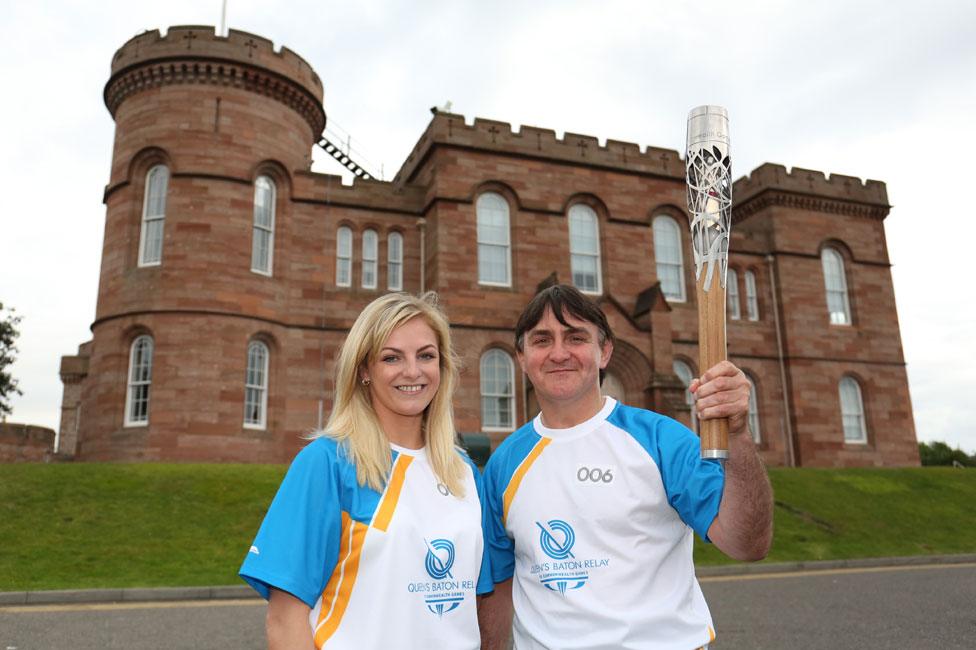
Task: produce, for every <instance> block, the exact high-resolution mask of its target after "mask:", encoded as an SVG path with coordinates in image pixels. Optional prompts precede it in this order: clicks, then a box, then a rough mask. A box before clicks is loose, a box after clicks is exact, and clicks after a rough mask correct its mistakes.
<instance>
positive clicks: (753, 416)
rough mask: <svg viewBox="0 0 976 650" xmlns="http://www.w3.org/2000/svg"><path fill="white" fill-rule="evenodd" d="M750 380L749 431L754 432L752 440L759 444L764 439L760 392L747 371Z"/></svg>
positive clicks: (747, 377)
mask: <svg viewBox="0 0 976 650" xmlns="http://www.w3.org/2000/svg"><path fill="white" fill-rule="evenodd" d="M746 379H747V380H748V381H749V431H751V432H752V441H753V442H755V443H756V444H757V445H758V444H759V443H760V441H762V434H761V433H760V430H759V393H758V391H756V382H755V381H753V379H752V377H751V376H750V375H749V374H748V373H746Z"/></svg>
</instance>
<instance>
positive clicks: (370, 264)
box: [363, 230, 379, 289]
mask: <svg viewBox="0 0 976 650" xmlns="http://www.w3.org/2000/svg"><path fill="white" fill-rule="evenodd" d="M378 247H379V239H378V237H377V236H376V231H375V230H366V231H364V232H363V289H375V288H376V258H377V256H378V253H377V248H378Z"/></svg>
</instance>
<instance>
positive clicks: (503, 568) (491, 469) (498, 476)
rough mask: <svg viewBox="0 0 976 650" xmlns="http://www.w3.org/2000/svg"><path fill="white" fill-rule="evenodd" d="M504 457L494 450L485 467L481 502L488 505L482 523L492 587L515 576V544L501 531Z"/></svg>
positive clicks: (502, 529)
mask: <svg viewBox="0 0 976 650" xmlns="http://www.w3.org/2000/svg"><path fill="white" fill-rule="evenodd" d="M506 457H507V455H506V454H503V453H499V452H498V451H496V452H495V453H494V454H492V455H491V457H490V458H489V459H488V464H487V465H486V466H485V501H486V502H487V505H488V508H487V510H486V515H487V520H486V521H485V523H484V532H485V550H486V551H487V552H488V554H489V556H490V559H491V576H492V580H493V581H494V582H495V583H496V584H497V583H499V582H504V581H506V580H509V579H510V578H511V577H512V576H513V575H515V542H514V541H512V539H511V538H510V537H509V536H508V533H506V532H505V526H504V524H503V522H502V517H503V514H504V510H503V503H504V493H505V486H506V483H505V482H504V480H503V479H504V473H505V472H504V470H505V458H506Z"/></svg>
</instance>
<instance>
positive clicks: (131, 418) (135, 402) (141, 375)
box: [125, 334, 153, 427]
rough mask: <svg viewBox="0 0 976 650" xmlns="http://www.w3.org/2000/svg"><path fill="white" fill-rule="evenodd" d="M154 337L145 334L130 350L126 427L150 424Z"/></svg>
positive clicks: (126, 396) (137, 339)
mask: <svg viewBox="0 0 976 650" xmlns="http://www.w3.org/2000/svg"><path fill="white" fill-rule="evenodd" d="M152 357H153V340H152V337H151V336H149V335H147V334H143V335H142V336H139V337H137V338H136V340H135V341H133V342H132V347H131V348H130V349H129V382H128V386H127V388H126V391H125V426H127V427H137V426H145V425H147V424H149V388H150V386H151V385H152Z"/></svg>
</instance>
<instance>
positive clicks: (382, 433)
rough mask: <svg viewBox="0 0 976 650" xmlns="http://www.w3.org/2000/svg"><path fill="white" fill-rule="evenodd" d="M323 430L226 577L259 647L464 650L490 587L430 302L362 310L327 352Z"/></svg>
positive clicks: (407, 300)
mask: <svg viewBox="0 0 976 650" xmlns="http://www.w3.org/2000/svg"><path fill="white" fill-rule="evenodd" d="M337 365H338V367H337V371H336V374H337V377H336V385H335V395H334V406H333V409H332V413H331V415H330V417H329V421H328V424H327V425H326V428H325V430H324V431H322V432H319V434H318V436H317V438H316V439H315V440H313V441H312V442H311V443H310V444H309V445H308V446H306V447H305V448H304V449H303V450H302V451H301V452H299V454H298V455H297V456H296V457H295V460H294V462H293V463H292V465H291V467H290V468H289V470H288V473H287V475H286V476H285V479H284V481H283V482H282V484H281V487H280V488H279V489H278V494H277V495H276V496H275V498H274V501H273V502H272V504H271V507H270V508H269V509H268V513H267V515H266V516H265V519H264V522H263V523H262V524H261V528H260V530H259V531H258V534H257V537H256V538H255V540H254V544H253V545H252V546H251V549H250V551H249V552H248V554H247V557H246V559H245V560H244V564H243V565H242V566H241V571H240V575H241V577H243V578H244V579H245V580H246V581H247V582H248V583H249V584H250V585H251V586H252V587H254V588H255V589H256V590H257V591H258V592H259V593H260V594H261V595H262V596H264V597H265V598H267V599H268V615H267V632H268V644H269V646H270V648H271V649H272V650H277V649H288V650H295V649H301V650H308V649H311V648H356V650H364V649H368V648H477V647H479V645H480V637H479V633H478V623H477V607H476V602H475V601H476V597H477V595H480V594H481V593H485V592H488V591H491V589H492V586H491V578H490V575H489V574H490V571H489V570H488V565H487V561H488V560H487V554H485V553H483V550H484V544H483V537H482V532H481V531H482V508H481V494H482V492H481V476H480V474H479V472H478V470H477V468H475V466H474V465H473V464H472V463H471V461H470V460H469V459H468V458H467V456H465V455H463V454H462V453H461V452H459V451H458V450H457V448H456V447H455V431H454V420H453V414H452V407H451V404H452V399H453V396H454V389H455V386H456V385H457V368H456V364H455V361H454V357H453V353H452V350H451V339H450V330H449V328H448V324H447V321H446V319H445V317H444V315H443V313H442V312H441V311H440V310H439V309H438V308H437V306H436V301H435V297H434V296H433V294H427V295H426V296H424V297H423V298H417V297H414V296H410V295H407V294H402V293H396V294H389V295H386V296H383V297H382V298H378V299H376V300H374V301H373V302H372V303H370V304H369V306H367V307H366V309H365V310H364V311H363V312H362V313H361V314H360V315H359V317H358V318H357V319H356V322H355V324H354V325H353V327H352V329H351V330H350V332H349V335H348V337H347V338H346V341H345V343H344V345H343V346H342V350H341V352H340V353H339V360H338V364H337Z"/></svg>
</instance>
